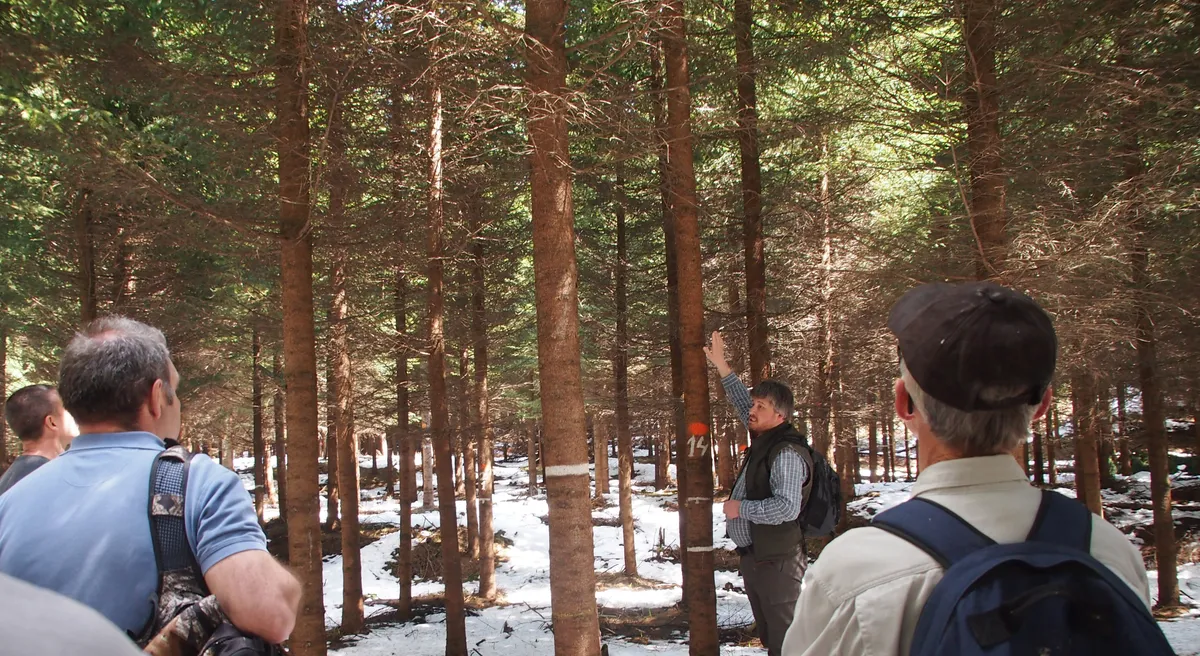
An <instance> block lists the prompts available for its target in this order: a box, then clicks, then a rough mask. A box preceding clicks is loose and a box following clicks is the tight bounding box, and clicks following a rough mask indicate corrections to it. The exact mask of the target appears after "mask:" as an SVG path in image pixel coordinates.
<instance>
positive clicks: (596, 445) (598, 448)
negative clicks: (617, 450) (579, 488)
mask: <svg viewBox="0 0 1200 656" xmlns="http://www.w3.org/2000/svg"><path fill="white" fill-rule="evenodd" d="M608 423H609V419H608V418H607V417H606V416H604V415H602V414H597V415H596V419H595V421H594V422H593V426H594V432H595V436H594V437H593V438H592V460H593V461H594V462H595V463H596V491H595V494H594V495H593V497H594V498H596V499H598V500H603V499H604V495H606V494H608V493H609V492H610V491H611V490H610V488H609V484H608V479H609V473H608V442H609V437H608V428H609V426H608Z"/></svg>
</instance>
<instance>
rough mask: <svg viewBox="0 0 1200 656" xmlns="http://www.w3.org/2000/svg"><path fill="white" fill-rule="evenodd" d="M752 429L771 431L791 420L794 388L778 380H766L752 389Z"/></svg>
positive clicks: (750, 424) (757, 431)
mask: <svg viewBox="0 0 1200 656" xmlns="http://www.w3.org/2000/svg"><path fill="white" fill-rule="evenodd" d="M750 400H751V401H753V405H751V406H750V421H749V427H750V430H752V431H754V432H755V433H763V432H765V431H769V430H771V429H772V428H775V427H776V426H778V425H780V424H782V423H784V422H786V421H789V420H791V417H792V406H794V405H795V401H794V400H793V398H792V390H791V389H789V388H788V386H787V385H784V384H783V383H781V382H779V381H777V380H764V381H762V382H760V383H759V384H757V385H755V386H754V388H753V389H751V390H750Z"/></svg>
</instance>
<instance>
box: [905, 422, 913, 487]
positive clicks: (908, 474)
mask: <svg viewBox="0 0 1200 656" xmlns="http://www.w3.org/2000/svg"><path fill="white" fill-rule="evenodd" d="M912 464H913V452H912V444H911V443H909V441H908V424H905V425H904V478H905V480H908V481H911V480H912V479H913V475H912Z"/></svg>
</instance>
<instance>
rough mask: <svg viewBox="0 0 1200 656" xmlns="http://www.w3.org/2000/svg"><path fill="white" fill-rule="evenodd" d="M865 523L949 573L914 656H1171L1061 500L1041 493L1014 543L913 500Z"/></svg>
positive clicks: (1085, 524)
mask: <svg viewBox="0 0 1200 656" xmlns="http://www.w3.org/2000/svg"><path fill="white" fill-rule="evenodd" d="M871 524H872V526H876V527H878V528H880V529H883V530H885V531H888V532H889V533H892V534H894V535H897V536H899V537H902V538H904V539H905V540H907V541H909V542H911V543H912V544H913V545H915V546H917V547H920V548H921V549H922V550H924V551H925V552H926V553H928V554H929V555H930V556H932V557H933V558H934V560H936V561H937V562H938V563H940V564H941V565H942V567H943V568H944V569H945V571H946V573H945V577H944V578H943V579H942V580H941V582H940V583H938V585H937V586H936V587H935V588H934V589H933V593H932V594H931V595H930V596H929V599H928V601H926V602H925V608H924V609H923V610H922V611H921V617H920V619H919V620H918V621H917V629H916V633H915V634H914V635H913V642H912V647H911V650H910V654H911V655H912V656H933V655H934V654H942V655H946V654H954V655H955V656H970V655H976V654H987V655H989V656H991V655H1000V654H1012V655H1016V654H1021V655H1025V654H1029V655H1036V656H1067V655H1070V656H1075V655H1079V656H1083V655H1085V654H1086V655H1088V656H1095V655H1101V656H1103V655H1109V654H1111V655H1113V656H1116V655H1118V654H1120V655H1121V656H1133V655H1138V654H1142V655H1148V654H1153V655H1155V656H1157V655H1160V654H1174V653H1175V652H1174V651H1172V650H1171V645H1170V644H1168V643H1167V639H1166V637H1165V636H1163V633H1162V631H1161V630H1160V629H1159V628H1158V624H1157V623H1156V622H1155V621H1154V618H1153V617H1152V616H1151V615H1150V612H1149V611H1148V610H1147V609H1146V606H1145V604H1143V603H1142V601H1141V599H1139V598H1138V596H1137V595H1136V594H1135V593H1134V592H1133V590H1131V589H1130V588H1129V586H1128V585H1127V584H1126V583H1125V582H1124V581H1123V580H1121V579H1120V578H1118V577H1117V575H1116V574H1114V573H1113V572H1112V571H1111V570H1110V569H1108V567H1106V566H1104V565H1103V564H1101V563H1100V562H1099V561H1097V560H1096V559H1095V558H1093V557H1092V556H1091V554H1090V553H1089V549H1090V546H1091V536H1092V516H1091V513H1090V512H1088V510H1087V509H1086V508H1085V507H1083V505H1081V504H1080V503H1078V502H1077V501H1074V500H1072V499H1069V498H1067V497H1065V496H1063V495H1061V494H1057V493H1055V492H1048V491H1043V492H1042V503H1041V507H1040V508H1039V509H1038V514H1037V519H1036V520H1034V523H1033V529H1032V530H1030V532H1029V537H1028V538H1026V541H1025V542H1018V543H1014V544H996V543H995V542H994V541H993V540H991V539H990V538H988V537H987V536H985V535H984V534H983V533H981V532H979V530H977V529H976V528H975V527H973V526H971V525H970V524H968V523H967V522H966V521H964V520H963V519H962V518H961V517H959V516H958V515H956V514H954V513H953V512H951V511H950V510H948V509H946V508H945V507H943V506H941V505H939V504H937V503H934V502H932V501H929V500H927V499H922V498H919V497H918V498H916V499H912V500H910V501H907V502H905V503H902V504H900V505H898V506H895V507H894V508H890V509H888V510H886V511H884V512H882V513H879V514H878V515H876V516H875V518H874V519H873V520H872V521H871Z"/></svg>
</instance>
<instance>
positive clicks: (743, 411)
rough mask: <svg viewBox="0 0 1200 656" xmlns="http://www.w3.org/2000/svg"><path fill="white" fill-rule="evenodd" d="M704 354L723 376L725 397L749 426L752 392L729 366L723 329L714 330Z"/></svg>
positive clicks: (722, 382)
mask: <svg viewBox="0 0 1200 656" xmlns="http://www.w3.org/2000/svg"><path fill="white" fill-rule="evenodd" d="M704 355H705V357H707V358H708V361H709V362H711V363H712V366H714V367H716V369H717V375H719V376H720V377H721V386H722V387H724V388H725V398H726V399H728V400H729V405H732V406H733V409H734V410H737V414H738V419H741V420H742V425H743V426H748V425H749V423H750V406H751V405H752V404H753V403H754V402H753V401H751V400H750V392H749V391H748V390H747V389H746V386H745V385H743V384H742V381H740V380H738V377H737V375H736V374H734V373H733V369H730V368H729V363H728V362H727V361H726V360H725V339H724V338H722V337H721V331H719V330H714V331H713V334H712V346H705V347H704Z"/></svg>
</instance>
